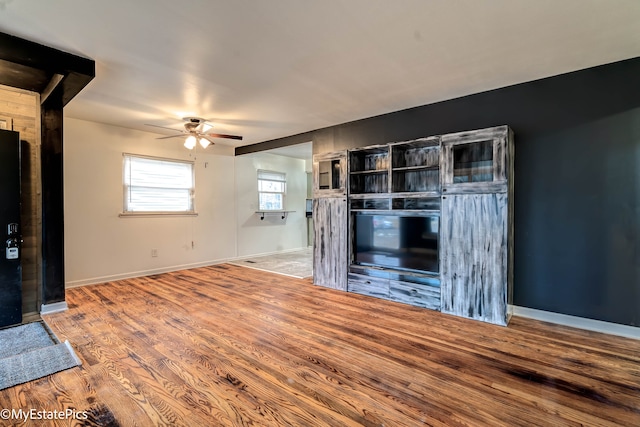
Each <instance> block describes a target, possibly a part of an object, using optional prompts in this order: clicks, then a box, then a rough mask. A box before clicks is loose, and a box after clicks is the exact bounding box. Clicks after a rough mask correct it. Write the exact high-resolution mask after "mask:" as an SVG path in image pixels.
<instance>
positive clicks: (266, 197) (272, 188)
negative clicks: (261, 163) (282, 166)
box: [258, 170, 287, 211]
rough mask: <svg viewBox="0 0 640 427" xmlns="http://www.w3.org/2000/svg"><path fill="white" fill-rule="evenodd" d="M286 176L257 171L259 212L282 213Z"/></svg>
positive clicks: (279, 173)
mask: <svg viewBox="0 0 640 427" xmlns="http://www.w3.org/2000/svg"><path fill="white" fill-rule="evenodd" d="M286 192H287V175H286V174H284V173H281V172H272V171H265V170H258V202H259V206H260V210H261V211H283V210H284V196H285V194H286Z"/></svg>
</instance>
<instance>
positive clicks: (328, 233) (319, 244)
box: [313, 197, 348, 291]
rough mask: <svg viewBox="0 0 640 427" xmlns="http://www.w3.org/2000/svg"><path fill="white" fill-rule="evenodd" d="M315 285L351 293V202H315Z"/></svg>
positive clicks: (330, 199) (327, 199)
mask: <svg viewBox="0 0 640 427" xmlns="http://www.w3.org/2000/svg"><path fill="white" fill-rule="evenodd" d="M313 217H314V220H313V229H314V244H313V283H314V284H316V285H320V286H325V287H327V288H332V289H338V290H342V291H346V290H347V236H348V221H347V199H346V197H319V198H315V199H313Z"/></svg>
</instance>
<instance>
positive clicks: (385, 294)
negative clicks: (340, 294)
mask: <svg viewBox="0 0 640 427" xmlns="http://www.w3.org/2000/svg"><path fill="white" fill-rule="evenodd" d="M347 290H348V291H349V292H355V293H358V294H362V295H369V296H372V297H376V298H385V299H389V279H383V278H379V277H371V276H363V275H360V274H352V273H349V275H348V287H347Z"/></svg>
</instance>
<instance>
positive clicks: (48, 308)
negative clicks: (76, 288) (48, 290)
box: [40, 301, 69, 315]
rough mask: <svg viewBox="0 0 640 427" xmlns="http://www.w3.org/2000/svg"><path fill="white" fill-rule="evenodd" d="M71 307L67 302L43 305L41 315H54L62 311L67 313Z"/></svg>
mask: <svg viewBox="0 0 640 427" xmlns="http://www.w3.org/2000/svg"><path fill="white" fill-rule="evenodd" d="M68 309H69V307H68V306H67V302H66V301H60V302H54V303H51V304H42V306H41V307H40V314H41V315H42V314H53V313H59V312H61V311H67V310H68Z"/></svg>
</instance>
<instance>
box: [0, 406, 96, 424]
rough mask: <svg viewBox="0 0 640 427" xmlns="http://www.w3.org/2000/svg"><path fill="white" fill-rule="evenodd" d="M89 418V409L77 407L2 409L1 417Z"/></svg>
mask: <svg viewBox="0 0 640 427" xmlns="http://www.w3.org/2000/svg"><path fill="white" fill-rule="evenodd" d="M88 418H89V414H87V411H76V410H75V409H70V408H69V409H65V410H64V411H39V410H37V409H28V410H25V409H7V408H5V409H2V410H0V419H2V420H22V421H23V422H25V423H26V422H27V421H33V420H70V419H73V420H86V419H88Z"/></svg>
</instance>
